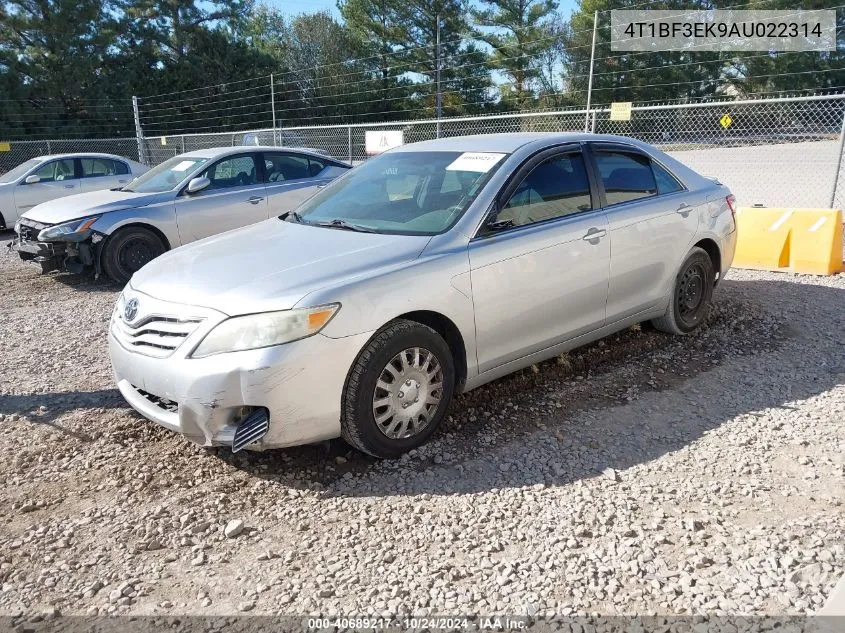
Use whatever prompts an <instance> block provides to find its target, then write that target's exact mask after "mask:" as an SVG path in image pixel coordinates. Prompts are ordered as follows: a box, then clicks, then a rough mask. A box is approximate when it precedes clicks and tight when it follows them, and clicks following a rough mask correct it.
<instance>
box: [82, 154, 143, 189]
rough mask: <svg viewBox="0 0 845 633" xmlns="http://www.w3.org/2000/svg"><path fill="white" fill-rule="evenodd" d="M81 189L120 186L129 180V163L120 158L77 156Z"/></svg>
mask: <svg viewBox="0 0 845 633" xmlns="http://www.w3.org/2000/svg"><path fill="white" fill-rule="evenodd" d="M77 161H78V162H79V167H80V174H81V176H82V179H81V181H80V184H81V189H82V191H99V190H101V189H114V188H116V187H122V186H123V185H125V184H126V183H128V182H129V181H130V180H132V175H131V174H130V173H129V165H127V164H126V163H125V162H123V161H122V160H114V159H111V158H100V157H97V156H90V157H82V158H78V159H77Z"/></svg>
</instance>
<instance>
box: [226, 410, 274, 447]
mask: <svg viewBox="0 0 845 633" xmlns="http://www.w3.org/2000/svg"><path fill="white" fill-rule="evenodd" d="M244 410H245V411H249V413H247V414H246V415H245V416H244V417H243V418H241V421H240V422H238V427H237V428H236V429H235V437H234V438H233V439H232V452H233V453H237V452H238V451H240V450H242V449H244V448H246V447H247V446H249V445H250V444H254V443H255V442H257V441H259V440H260V439H261V438H262V437H264V436H265V435H267V431H269V430H270V412H269V411H268V410H267V409H265V408H264V407H256V408H252V407H245V408H244Z"/></svg>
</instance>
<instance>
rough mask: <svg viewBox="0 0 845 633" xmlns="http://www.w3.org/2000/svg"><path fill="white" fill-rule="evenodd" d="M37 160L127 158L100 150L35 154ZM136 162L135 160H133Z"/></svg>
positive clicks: (129, 159)
mask: <svg viewBox="0 0 845 633" xmlns="http://www.w3.org/2000/svg"><path fill="white" fill-rule="evenodd" d="M35 158H36V159H37V160H40V161H41V162H42V163H43V162H45V161H48V160H61V159H62V158H113V159H117V160H128V161H131V160H132V159H131V158H126V157H125V156H118V155H117V154H104V153H102V152H68V153H66V154H45V155H44V156H36V157H35ZM133 162H137V161H133Z"/></svg>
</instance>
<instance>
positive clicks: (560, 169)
mask: <svg viewBox="0 0 845 633" xmlns="http://www.w3.org/2000/svg"><path fill="white" fill-rule="evenodd" d="M590 209H592V203H591V201H590V181H589V180H588V178H587V168H586V166H585V165H584V159H583V157H582V155H581V153H580V152H579V153H573V154H566V155H565V156H555V157H553V158H549V159H548V160H546V161H544V162H542V163H540V164H539V165H537V166H536V167H534V169H532V170H531V172H530V173H529V174H528V175H527V176H526V177H525V179H524V180H523V181H522V182H521V183H520V184H519V185H518V186H517V188H516V191H514V192H513V194H512V195H511V197H510V199H509V200H508V202H507V203H506V204H505V205H504V206H503V207H502V209H501V211H499V213H498V215H497V216H496V221H497V222H507V223H508V224H509V225H510V226H526V225H528V224H534V223H535V222H542V221H543V220H551V219H553V218H560V217H564V216H566V215H572V214H573V213H580V212H581V211H589V210H590Z"/></svg>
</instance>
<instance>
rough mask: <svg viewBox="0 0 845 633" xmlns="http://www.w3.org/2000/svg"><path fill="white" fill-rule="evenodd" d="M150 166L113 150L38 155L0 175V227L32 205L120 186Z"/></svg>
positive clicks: (11, 222)
mask: <svg viewBox="0 0 845 633" xmlns="http://www.w3.org/2000/svg"><path fill="white" fill-rule="evenodd" d="M148 169H149V167H146V166H145V165H142V164H141V163H136V162H135V161H134V160H129V159H128V158H123V157H122V156H114V155H113V154H96V153H87V152H86V153H79V154H53V155H50V156H38V157H37V158H31V159H29V160H28V161H26V162H24V163H21V164H20V165H18V166H17V167H15V168H13V169H10V170H9V171H7V172H6V173H5V174H3V175H0V229H4V228H12V227H13V226H14V225H15V222H16V221H17V219H18V218H19V217H20V216H21V214H23V213H25V212H26V211H28V210H30V209H31V208H32V207H34V206H35V205H38V204H41V203H42V202H47V201H48V200H55V199H56V198H63V197H65V196H72V195H74V194H77V193H83V192H86V191H98V190H100V189H113V188H115V187H122V186H123V185H125V184H126V183H128V182H129V181H130V180H132V179H133V178H137V177H138V176H140V175H141V174H143V173H144V172H146V171H147V170H148Z"/></svg>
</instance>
